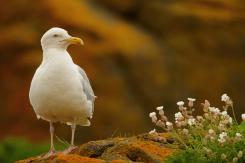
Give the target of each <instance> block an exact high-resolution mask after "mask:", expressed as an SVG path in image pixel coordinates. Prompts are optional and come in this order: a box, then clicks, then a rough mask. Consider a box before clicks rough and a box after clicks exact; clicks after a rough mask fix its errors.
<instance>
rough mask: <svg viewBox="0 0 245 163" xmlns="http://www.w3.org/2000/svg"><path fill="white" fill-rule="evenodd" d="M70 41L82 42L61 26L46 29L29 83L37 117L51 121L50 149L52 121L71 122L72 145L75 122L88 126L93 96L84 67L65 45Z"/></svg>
mask: <svg viewBox="0 0 245 163" xmlns="http://www.w3.org/2000/svg"><path fill="white" fill-rule="evenodd" d="M71 44H78V45H83V41H82V39H80V38H77V37H72V36H70V35H69V34H68V32H67V31H66V30H64V29H62V28H58V27H54V28H51V29H49V30H48V31H47V32H46V33H44V35H43V36H42V38H41V46H42V50H43V58H42V62H41V64H40V66H39V67H38V68H37V70H36V72H35V74H34V76H33V78H32V81H31V86H30V91H29V99H30V103H31V105H32V107H33V109H34V112H35V113H36V116H37V118H38V119H40V118H41V119H43V120H46V121H48V122H49V124H50V139H51V143H50V150H49V152H48V153H47V156H50V155H53V154H55V153H56V151H55V147H54V125H53V124H54V123H55V122H61V123H65V124H67V125H69V126H71V132H72V133H71V144H70V147H69V148H68V151H69V150H72V149H74V148H75V145H74V134H75V129H76V125H81V126H90V119H91V118H92V116H93V112H94V101H95V98H96V96H95V95H94V92H93V90H92V87H91V85H90V82H89V79H88V77H87V75H86V73H85V71H84V70H83V69H82V68H81V67H79V66H78V65H76V64H75V63H74V62H73V60H72V58H71V56H70V54H69V53H68V52H67V48H68V46H69V45H71Z"/></svg>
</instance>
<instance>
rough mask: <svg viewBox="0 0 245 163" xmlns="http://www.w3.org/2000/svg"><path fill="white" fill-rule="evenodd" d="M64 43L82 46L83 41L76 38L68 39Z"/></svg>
mask: <svg viewBox="0 0 245 163" xmlns="http://www.w3.org/2000/svg"><path fill="white" fill-rule="evenodd" d="M64 41H67V42H68V43H69V44H76V45H84V43H83V40H82V39H80V38H78V37H70V38H68V39H65V40H64Z"/></svg>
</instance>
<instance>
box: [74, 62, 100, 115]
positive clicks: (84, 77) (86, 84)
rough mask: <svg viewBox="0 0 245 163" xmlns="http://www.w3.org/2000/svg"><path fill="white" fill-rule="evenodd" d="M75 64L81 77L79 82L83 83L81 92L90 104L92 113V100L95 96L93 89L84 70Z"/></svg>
mask: <svg viewBox="0 0 245 163" xmlns="http://www.w3.org/2000/svg"><path fill="white" fill-rule="evenodd" d="M76 66H77V69H78V72H79V74H80V75H81V77H82V78H81V83H82V85H83V92H84V93H85V95H86V96H87V99H88V100H89V101H90V102H91V104H92V114H93V112H94V100H95V98H96V96H95V95H94V91H93V89H92V87H91V85H90V82H89V79H88V77H87V75H86V73H85V71H84V70H83V69H82V68H81V67H79V66H78V65H76ZM91 116H92V115H91Z"/></svg>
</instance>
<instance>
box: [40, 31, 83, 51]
mask: <svg viewBox="0 0 245 163" xmlns="http://www.w3.org/2000/svg"><path fill="white" fill-rule="evenodd" d="M71 44H79V45H83V41H82V39H80V38H78V37H72V36H70V35H69V34H68V32H67V31H66V30H64V29H62V28H57V27H54V28H51V29H49V30H48V31H47V32H45V33H44V35H43V36H42V38H41V45H42V49H43V50H47V49H51V48H57V49H64V50H65V49H67V47H68V46H69V45H71Z"/></svg>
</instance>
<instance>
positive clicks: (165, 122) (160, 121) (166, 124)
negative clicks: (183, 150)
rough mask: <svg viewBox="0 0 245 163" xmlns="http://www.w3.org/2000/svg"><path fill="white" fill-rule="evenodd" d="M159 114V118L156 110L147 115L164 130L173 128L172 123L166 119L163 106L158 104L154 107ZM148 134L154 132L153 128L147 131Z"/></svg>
mask: <svg viewBox="0 0 245 163" xmlns="http://www.w3.org/2000/svg"><path fill="white" fill-rule="evenodd" d="M156 110H157V111H158V114H159V117H160V118H159V119H158V118H157V114H156V112H151V113H150V114H149V117H150V118H151V121H152V123H154V124H155V125H156V126H158V127H161V128H162V129H164V130H165V131H171V130H172V129H173V124H172V123H171V122H169V121H168V119H167V117H166V116H165V114H164V111H163V106H159V107H157V108H156ZM149 133H150V134H152V133H156V131H155V129H154V130H152V131H150V132H149Z"/></svg>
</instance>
